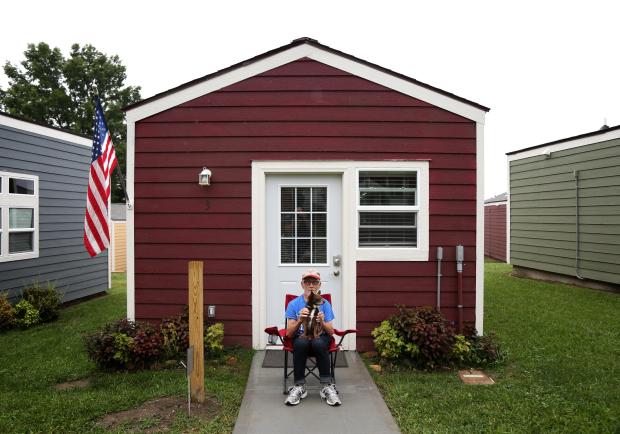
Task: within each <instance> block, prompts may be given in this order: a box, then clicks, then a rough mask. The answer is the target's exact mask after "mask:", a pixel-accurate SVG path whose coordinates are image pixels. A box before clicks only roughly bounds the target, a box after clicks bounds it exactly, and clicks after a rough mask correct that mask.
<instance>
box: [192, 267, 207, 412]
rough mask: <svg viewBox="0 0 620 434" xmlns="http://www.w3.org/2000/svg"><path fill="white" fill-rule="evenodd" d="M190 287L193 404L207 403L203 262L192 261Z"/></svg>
mask: <svg viewBox="0 0 620 434" xmlns="http://www.w3.org/2000/svg"><path fill="white" fill-rule="evenodd" d="M188 285H189V303H188V304H189V346H190V347H194V370H193V371H192V373H191V375H190V377H189V378H190V389H191V397H192V402H200V403H202V402H204V401H205V369H204V368H205V367H204V362H205V358H204V350H205V347H204V325H203V312H202V311H203V306H202V298H203V297H202V291H203V284H202V261H190V262H189V266H188Z"/></svg>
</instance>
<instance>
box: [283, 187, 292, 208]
mask: <svg viewBox="0 0 620 434" xmlns="http://www.w3.org/2000/svg"><path fill="white" fill-rule="evenodd" d="M280 211H284V212H287V211H288V212H291V211H295V189H294V188H292V187H283V188H282V190H281V192H280Z"/></svg>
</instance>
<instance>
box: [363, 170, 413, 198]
mask: <svg viewBox="0 0 620 434" xmlns="http://www.w3.org/2000/svg"><path fill="white" fill-rule="evenodd" d="M416 187H417V174H416V172H360V178H359V188H360V205H375V206H377V205H378V206H390V205H401V206H402V205H404V206H415V205H416V200H417V199H416Z"/></svg>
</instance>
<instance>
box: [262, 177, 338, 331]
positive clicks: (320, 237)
mask: <svg viewBox="0 0 620 434" xmlns="http://www.w3.org/2000/svg"><path fill="white" fill-rule="evenodd" d="M341 183H342V177H341V176H339V175H267V177H266V201H265V204H266V210H265V216H266V226H267V227H266V235H267V237H266V240H267V246H266V253H267V258H266V259H267V261H266V264H267V291H266V295H267V300H266V306H267V318H266V325H270V326H271V325H278V328H283V327H284V325H285V324H284V310H285V309H284V298H285V297H284V296H285V294H296V295H299V294H301V293H302V290H301V286H300V281H301V274H302V273H303V272H304V270H306V269H308V268H314V269H316V270H317V271H318V272H319V273H321V281H322V282H323V284H322V286H321V292H323V293H330V294H331V295H332V304H333V306H334V315H335V316H336V319H335V320H334V324H335V326H336V327H337V328H340V327H341V324H342V322H341V321H342V318H341V317H342V273H341V268H342V267H341V264H342V257H341V255H342V228H341V222H342V186H341V185H342V184H341Z"/></svg>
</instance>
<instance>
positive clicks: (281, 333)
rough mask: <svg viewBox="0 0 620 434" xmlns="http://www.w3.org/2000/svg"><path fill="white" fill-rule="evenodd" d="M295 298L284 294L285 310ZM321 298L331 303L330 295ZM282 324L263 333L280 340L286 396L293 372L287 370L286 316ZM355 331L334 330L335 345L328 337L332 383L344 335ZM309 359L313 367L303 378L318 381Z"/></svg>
mask: <svg viewBox="0 0 620 434" xmlns="http://www.w3.org/2000/svg"><path fill="white" fill-rule="evenodd" d="M297 297H298V295H293V294H286V296H285V302H284V309H285V310H286V308H288V304H289V303H290V302H291V301H293V300H294V299H296V298H297ZM321 297H323V298H324V299H326V300H327V301H329V303H330V304H331V303H332V296H331V294H321ZM332 306H333V305H332ZM284 324H285V327H284V328H283V329H279V330H278V327H277V326H273V327H267V328H266V329H265V333H267V334H268V335H269V336H274V337H276V338H277V339H279V340H280V343H281V344H282V350H283V351H284V379H283V388H282V393H284V394H287V393H288V390H287V387H286V383H287V380H288V378H289V377H290V376H291V375H292V374H293V372H294V370H293V369H290V370H289V367H288V355H289V353H291V354H292V353H293V339H291V338H289V337H287V336H286V316H285V317H284ZM357 331H358V330H357V329H347V330H336V329H334V335H336V336H340V340H339V341H338V343H336V339H335V338H334V336H333V335H332V336H331V337H330V342H329V349H328V351H329V373H330V376H331V381H332V383H335V382H336V372H335V371H336V360H337V359H338V352H339V351H340V350H342V341H343V340H344V338H345V336H346V335H348V334H349V333H357ZM309 358H311V359H312V362H313V363H314V365H313V366H306V375H305V377H307V376H308V375H313V376H314V377H315V378H316V379H317V380H319V379H320V378H319V376H318V375H317V374H316V372H314V371H315V370H316V369H317V365H316V359H314V357H313V356H310V357H309Z"/></svg>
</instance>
